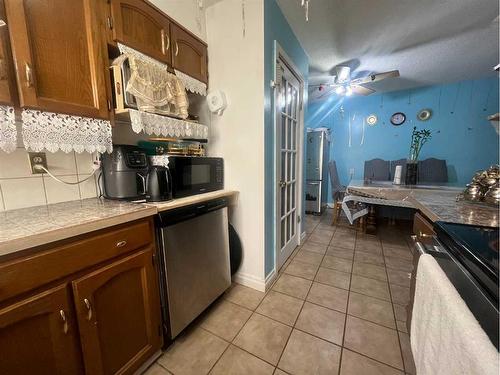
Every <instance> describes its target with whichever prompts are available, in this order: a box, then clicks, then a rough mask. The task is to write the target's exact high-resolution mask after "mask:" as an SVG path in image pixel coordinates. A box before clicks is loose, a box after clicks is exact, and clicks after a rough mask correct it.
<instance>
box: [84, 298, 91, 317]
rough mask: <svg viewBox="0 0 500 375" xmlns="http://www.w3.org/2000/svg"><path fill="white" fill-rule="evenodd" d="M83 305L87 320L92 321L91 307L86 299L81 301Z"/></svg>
mask: <svg viewBox="0 0 500 375" xmlns="http://www.w3.org/2000/svg"><path fill="white" fill-rule="evenodd" d="M83 303H84V304H85V307H87V320H90V319H92V305H91V304H90V301H89V300H88V299H87V298H85V299H84V300H83Z"/></svg>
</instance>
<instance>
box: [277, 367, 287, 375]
mask: <svg viewBox="0 0 500 375" xmlns="http://www.w3.org/2000/svg"><path fill="white" fill-rule="evenodd" d="M274 375H288V373H286V372H285V371H283V370H280V369H279V368H276V369H275V370H274Z"/></svg>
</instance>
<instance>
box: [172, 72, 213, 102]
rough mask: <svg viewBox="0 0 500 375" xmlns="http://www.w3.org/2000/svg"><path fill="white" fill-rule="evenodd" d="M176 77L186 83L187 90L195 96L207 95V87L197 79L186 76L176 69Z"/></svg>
mask: <svg viewBox="0 0 500 375" xmlns="http://www.w3.org/2000/svg"><path fill="white" fill-rule="evenodd" d="M174 71H175V75H176V76H177V77H178V78H179V79H180V80H181V81H182V83H184V86H185V87H186V90H188V91H191V92H194V93H195V94H200V95H203V96H206V95H207V85H206V84H205V83H203V82H201V81H198V80H197V79H195V78H193V77H191V76H188V75H187V74H184V73H182V72H180V71H178V70H177V69H174Z"/></svg>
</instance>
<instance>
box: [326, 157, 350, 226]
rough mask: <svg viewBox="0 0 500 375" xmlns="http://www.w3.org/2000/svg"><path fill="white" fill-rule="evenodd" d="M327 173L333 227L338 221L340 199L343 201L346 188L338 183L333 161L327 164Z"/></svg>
mask: <svg viewBox="0 0 500 375" xmlns="http://www.w3.org/2000/svg"><path fill="white" fill-rule="evenodd" d="M328 171H329V172H330V183H331V186H332V198H333V208H334V211H333V220H332V225H334V224H335V223H336V222H337V221H338V219H339V216H340V211H341V210H342V199H344V195H345V190H346V187H345V186H344V185H342V184H341V183H340V180H339V173H338V171H337V163H335V161H334V160H332V161H330V162H329V163H328Z"/></svg>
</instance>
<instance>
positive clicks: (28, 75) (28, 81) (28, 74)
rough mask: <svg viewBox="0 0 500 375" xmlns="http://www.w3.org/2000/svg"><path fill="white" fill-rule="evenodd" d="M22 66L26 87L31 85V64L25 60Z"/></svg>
mask: <svg viewBox="0 0 500 375" xmlns="http://www.w3.org/2000/svg"><path fill="white" fill-rule="evenodd" d="M24 68H25V71H26V85H27V86H28V87H32V86H33V72H32V71H31V66H30V64H28V63H27V62H26V63H24Z"/></svg>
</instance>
